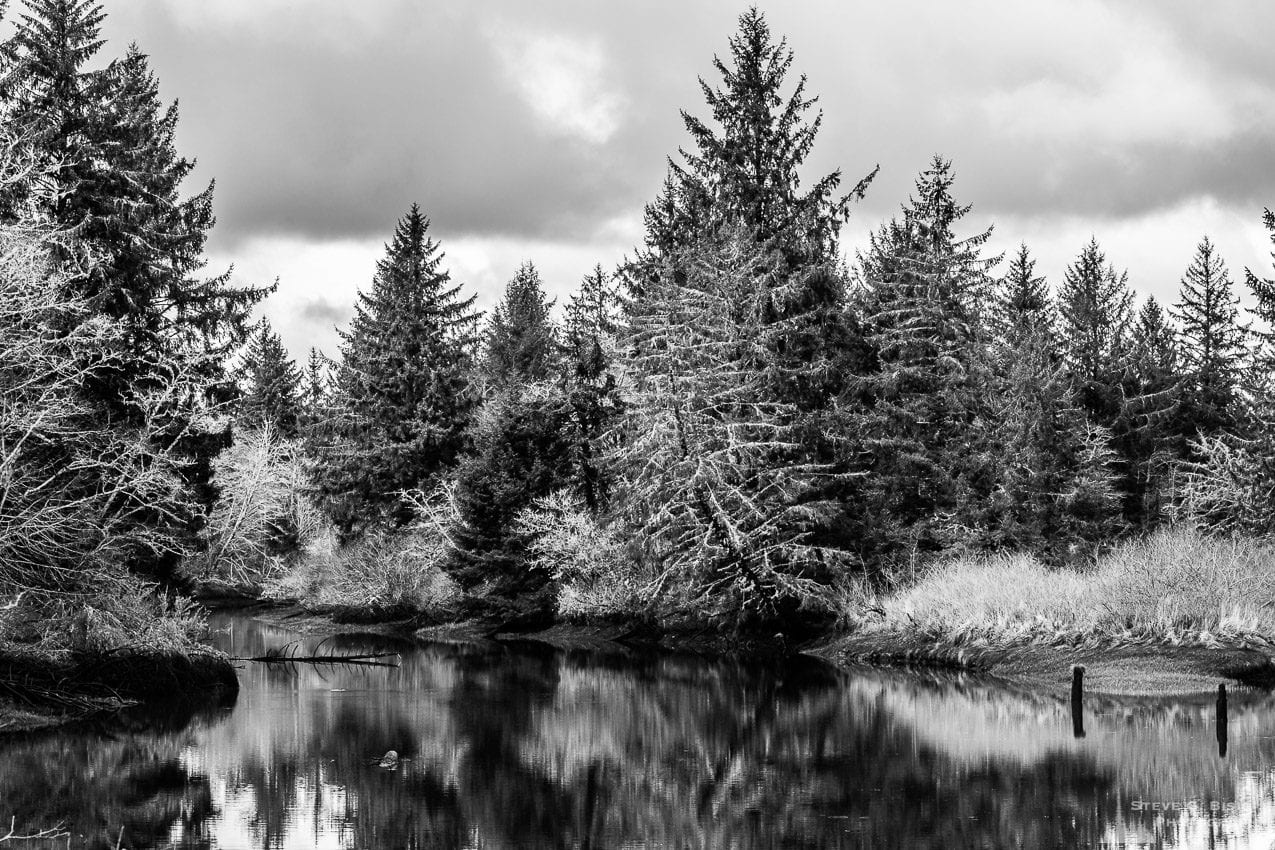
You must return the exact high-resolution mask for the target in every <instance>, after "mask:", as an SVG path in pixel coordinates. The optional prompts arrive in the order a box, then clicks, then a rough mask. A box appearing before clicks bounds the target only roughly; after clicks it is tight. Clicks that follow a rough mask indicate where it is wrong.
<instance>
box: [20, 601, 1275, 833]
mask: <svg viewBox="0 0 1275 850" xmlns="http://www.w3.org/2000/svg"><path fill="white" fill-rule="evenodd" d="M216 626H217V627H218V628H219V629H220V630H221V632H220V634H219V635H218V638H217V640H218V642H219V644H220V645H221V646H222V647H223V648H225V649H227V650H228V651H230V652H231V653H233V654H235V655H241V656H250V655H258V654H261V653H262V652H264V651H265V650H266V649H267V648H269V647H275V646H280V645H283V644H286V643H288V642H289V641H292V640H294V639H295V635H293V634H291V633H289V632H286V631H283V630H280V629H277V628H274V627H271V626H268V625H264V624H261V623H258V622H255V621H252V620H250V619H247V618H245V617H240V616H220V617H218V618H217V620H216ZM316 642H317V641H307V642H306V644H305V646H303V647H302V648H303V650H304V649H306V648H307V647H312V646H313V644H314V643H316ZM325 648H326V649H329V650H332V649H335V650H339V651H342V652H355V651H368V650H382V651H383V650H386V649H394V650H397V651H400V652H401V653H402V665H401V666H400V667H398V668H396V669H384V668H348V667H347V668H327V669H325V668H318V667H311V666H305V665H297V666H295V667H286V666H276V665H269V666H268V665H262V664H246V665H244V667H243V668H242V670H241V671H240V682H241V685H242V690H241V693H240V695H239V698H238V700H237V701H236V702H235V704H234V705H233V706H220V707H219V706H204V707H201V709H200V710H199V711H197V712H195V713H194V714H191V713H189V712H186V713H178V714H176V715H171V714H170V715H168V716H160V717H156V716H153V715H150V716H148V715H146V714H135V715H132V716H126V717H123V718H119V719H117V720H115V721H112V722H111V723H108V724H102V725H99V727H97V728H94V729H80V730H76V731H61V732H58V733H56V734H51V735H45V736H41V737H35V738H27V739H21V740H11V741H6V742H3V743H0V818H2V819H3V821H4V823H5V824H6V825H7V823H8V821H9V818H10V817H16V819H17V821H16V823H17V829H18V831H19V832H22V831H24V830H33V829H36V828H39V827H48V826H53V825H55V824H59V823H60V824H62V825H64V827H65V828H66V829H67V830H68V831H69V832H70V833H71V834H70V835H69V836H66V837H62V838H58V839H56V840H50V841H45V842H25V843H14V844H12V846H14V847H24V848H26V847H67V846H70V847H85V846H88V847H114V846H115V844H116V842H117V841H120V843H121V846H123V847H135V848H136V847H181V848H208V847H220V848H245V850H246V848H314V847H332V848H337V847H341V848H345V847H349V848H394V847H413V848H415V847H420V848H425V847H440V848H523V847H537V848H539V847H545V848H549V847H573V848H626V847H627V848H632V847H667V848H683V847H685V848H759V850H761V849H762V848H765V849H766V850H769V848H823V847H829V848H893V847H907V848H913V847H917V848H936V849H937V848H943V850H952V848H962V847H997V848H999V847H1025V848H1048V847H1068V848H1070V847H1173V848H1176V847H1263V848H1265V847H1270V846H1272V845H1273V844H1275V720H1272V718H1275V703H1272V701H1271V700H1270V699H1268V698H1267V697H1265V696H1263V695H1244V694H1233V695H1232V697H1231V700H1230V724H1229V741H1228V751H1227V754H1226V756H1225V757H1221V756H1220V755H1219V753H1218V741H1217V738H1216V733H1215V728H1214V705H1213V702H1212V700H1198V701H1186V702H1183V701H1174V702H1166V701H1160V702H1157V701H1131V700H1127V701H1117V700H1106V701H1102V700H1097V699H1091V700H1089V701H1088V703H1087V705H1086V715H1085V733H1086V734H1085V737H1084V738H1080V739H1078V738H1076V737H1075V736H1074V734H1073V726H1072V718H1071V716H1070V711H1069V706H1068V704H1067V702H1066V701H1065V700H1064V699H1058V698H1051V697H1045V696H1041V695H1034V694H1032V693H1029V692H1024V691H1019V690H1014V689H1009V688H1005V687H1003V686H997V685H994V684H991V683H987V682H984V681H981V680H979V679H977V678H971V677H952V676H945V677H940V676H926V675H919V674H908V673H902V672H890V671H859V672H852V673H843V672H838V671H836V670H834V669H832V668H830V667H828V666H825V665H823V664H820V663H818V662H815V661H813V660H789V661H786V662H765V661H758V662H745V661H738V660H706V659H702V658H698V657H694V656H679V655H645V654H631V653H623V652H560V651H555V650H551V649H547V648H544V647H536V646H533V645H512V646H511V645H488V646H469V647H453V646H430V647H412V646H410V645H405V644H403V645H397V644H395V645H387V642H386V641H384V640H376V639H367V638H364V639H352V638H342V639H339V640H335V641H331V642H329V644H328V645H327V647H325ZM391 749H392V750H396V751H397V752H398V753H399V755H400V760H399V761H398V763H397V764H396V765H394V766H392V767H389V768H386V767H381V766H380V765H379V764H378V762H379V761H380V759H381V757H382V755H384V753H385V752H386V751H387V750H391ZM1153 807H1158V808H1161V809H1167V811H1154V810H1153ZM3 832H4V828H0V834H2V833H3ZM121 835H122V840H121ZM7 846H10V845H8V844H5V843H4V842H0V847H7Z"/></svg>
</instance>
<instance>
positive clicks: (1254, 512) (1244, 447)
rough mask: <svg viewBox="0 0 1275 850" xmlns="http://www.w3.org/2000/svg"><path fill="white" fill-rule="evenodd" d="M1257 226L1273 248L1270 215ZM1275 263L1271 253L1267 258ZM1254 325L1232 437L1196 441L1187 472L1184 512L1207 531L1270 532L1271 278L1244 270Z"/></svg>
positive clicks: (1273, 411) (1274, 408) (1274, 434)
mask: <svg viewBox="0 0 1275 850" xmlns="http://www.w3.org/2000/svg"><path fill="white" fill-rule="evenodd" d="M1262 221H1263V223H1264V224H1265V225H1266V229H1267V231H1268V232H1269V233H1270V238H1271V242H1272V244H1275V212H1272V211H1271V210H1269V209H1267V210H1265V211H1264V213H1263V216H1262ZM1271 257H1272V259H1275V251H1273V252H1272V254H1271ZM1244 278H1245V283H1246V284H1247V285H1248V289H1249V291H1250V292H1252V294H1253V296H1254V304H1253V306H1252V308H1251V309H1252V314H1253V317H1254V318H1255V319H1256V326H1255V327H1254V328H1252V329H1251V330H1250V331H1249V333H1250V334H1251V336H1252V338H1253V343H1254V344H1253V345H1252V346H1250V351H1249V352H1248V356H1246V357H1245V359H1244V365H1243V368H1242V369H1241V372H1240V380H1239V393H1238V394H1237V395H1238V397H1239V398H1241V399H1243V401H1244V404H1243V405H1242V407H1240V409H1239V410H1238V411H1237V415H1236V419H1237V422H1236V426H1235V429H1234V433H1228V432H1225V431H1223V432H1221V433H1218V434H1216V435H1214V436H1212V437H1210V436H1207V435H1205V436H1202V437H1201V438H1200V439H1199V441H1198V442H1197V443H1196V444H1195V445H1194V446H1193V448H1194V449H1195V454H1196V456H1197V457H1198V460H1197V461H1196V462H1194V463H1192V464H1190V465H1188V467H1187V476H1186V477H1187V486H1186V487H1185V488H1184V489H1185V491H1186V493H1185V498H1184V500H1183V501H1184V502H1185V505H1184V508H1185V510H1186V512H1187V513H1188V514H1189V515H1190V516H1191V517H1192V518H1193V519H1195V520H1197V521H1200V522H1203V523H1205V524H1206V525H1207V526H1209V527H1211V528H1217V529H1221V530H1225V531H1241V532H1245V533H1249V534H1258V535H1263V536H1269V535H1271V534H1273V533H1275V279H1272V278H1265V277H1262V276H1260V275H1258V274H1255V273H1254V272H1253V271H1252V269H1248V268H1246V269H1245V270H1244Z"/></svg>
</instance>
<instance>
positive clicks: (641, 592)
mask: <svg viewBox="0 0 1275 850" xmlns="http://www.w3.org/2000/svg"><path fill="white" fill-rule="evenodd" d="M516 524H517V528H518V531H519V533H521V534H525V535H527V536H528V537H529V538H530V540H531V543H530V545H529V547H528V548H529V556H530V558H531V560H532V561H533V562H534V563H535V564H536V565H537V566H539V567H540V568H542V569H544V570H545V571H547V572H548V573H549V574H550V575H551V576H553V579H554V581H556V582H557V583H558V613H559V614H560V615H562V616H563V617H566V618H567V619H589V618H596V617H608V616H612V615H627V614H640V613H642V612H645V611H647V610H649V608H650V605H651V600H652V596H653V591H654V590H655V580H654V578H655V577H654V576H653V575H651V574H650V573H649V571H645V570H643V569H642V568H641V566H640V563H639V562H638V561H637V560H636V559H635V558H633V557H632V555H631V553H628V552H626V551H625V547H624V545H623V543H622V541H621V540H620V539H618V538H617V536H616V534H615V532H614V530H612V529H611V528H608V527H604V526H602V525H599V523H598V522H597V520H596V519H595V518H594V517H593V516H592V515H591V514H590V513H589V512H588V511H587V510H586V509H585V507H584V505H583V504H581V503H580V502H579V501H578V500H577V499H575V498H574V497H573V496H571V494H569V493H567V492H565V491H559V492H557V493H553V494H551V495H549V496H546V497H544V498H542V499H538V500H536V502H535V503H534V504H533V505H532V506H531V507H530V508H528V509H527V510H525V511H523V512H522V513H521V514H520V515H519V516H518V519H517V521H516Z"/></svg>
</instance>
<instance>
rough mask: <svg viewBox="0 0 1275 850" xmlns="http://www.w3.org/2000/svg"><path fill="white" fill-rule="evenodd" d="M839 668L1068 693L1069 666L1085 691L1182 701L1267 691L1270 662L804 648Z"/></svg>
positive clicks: (1251, 657) (915, 641)
mask: <svg viewBox="0 0 1275 850" xmlns="http://www.w3.org/2000/svg"><path fill="white" fill-rule="evenodd" d="M810 652H811V654H814V655H817V656H819V657H821V658H824V659H826V660H828V661H830V662H832V663H834V664H837V665H839V666H853V665H864V664H867V665H872V666H894V667H918V668H927V669H948V670H961V671H968V672H973V673H980V674H984V675H987V676H989V677H994V678H997V679H1001V680H1003V681H1006V682H1009V683H1013V684H1016V685H1021V686H1024V687H1029V688H1032V689H1033V690H1036V691H1041V692H1045V693H1052V694H1059V695H1061V694H1065V693H1068V692H1069V690H1070V687H1071V681H1072V669H1073V668H1074V667H1076V666H1077V665H1080V666H1083V667H1084V668H1085V691H1086V692H1087V693H1092V694H1100V695H1109V696H1187V695H1193V694H1207V693H1214V692H1216V691H1217V686H1218V685H1219V684H1223V683H1225V684H1239V685H1244V686H1250V687H1254V688H1261V689H1270V688H1272V687H1275V658H1272V655H1271V654H1270V653H1269V652H1267V651H1264V650H1261V649H1256V648H1252V647H1240V646H1235V647H1226V646H1219V647H1205V646H1173V645H1167V644H1165V645H1137V646H1119V645H1113V646H1109V647H1102V646H1099V647H1085V648H1067V647H1056V646H1042V645H1024V646H1010V647H1000V648H987V647H952V646H945V645H940V644H936V643H933V642H928V641H925V640H923V639H921V638H918V637H914V636H909V635H906V634H898V633H868V634H862V635H852V636H849V637H843V638H840V639H837V640H835V641H833V642H831V643H829V644H827V645H824V646H821V647H818V648H816V649H813V650H810Z"/></svg>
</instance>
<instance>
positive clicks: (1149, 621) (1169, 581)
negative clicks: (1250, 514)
mask: <svg viewBox="0 0 1275 850" xmlns="http://www.w3.org/2000/svg"><path fill="white" fill-rule="evenodd" d="M1272 564H1275V548H1272V547H1271V546H1270V544H1267V543H1263V542H1260V541H1257V540H1253V539H1248V538H1243V537H1235V536H1209V535H1205V534H1203V533H1201V532H1200V531H1198V530H1196V529H1194V528H1191V527H1189V526H1180V527H1175V528H1170V529H1165V530H1162V531H1159V532H1156V533H1154V534H1152V535H1150V536H1148V537H1146V538H1142V539H1139V540H1131V541H1127V542H1125V543H1122V544H1120V545H1119V546H1117V547H1116V548H1114V549H1113V550H1111V551H1110V552H1108V553H1106V554H1104V555H1101V556H1099V557H1098V558H1097V560H1096V561H1095V562H1094V563H1093V564H1092V565H1090V566H1088V567H1085V568H1082V569H1073V568H1065V567H1064V568H1052V567H1048V566H1046V565H1044V564H1042V563H1040V562H1039V561H1037V560H1036V559H1035V558H1032V557H1031V556H1028V555H994V556H988V557H984V558H976V559H963V560H957V561H946V562H940V563H938V564H936V565H935V566H934V567H932V568H931V569H930V570H929V571H928V572H927V573H926V574H924V575H923V576H922V577H921V578H920V579H919V580H918V581H917V582H916V583H915V584H913V585H912V586H910V587H907V588H904V589H902V590H899V591H897V592H895V593H893V594H890V595H888V596H885V597H884V598H880V599H876V600H875V601H874V602H866V601H865V599H864V597H863V596H859V597H858V598H857V599H856V600H855V601H852V602H851V601H848V602H847V604H848V605H850V606H851V608H852V611H851V614H850V615H849V616H848V619H849V620H850V621H851V623H852V626H853V627H854V628H856V629H858V630H863V631H876V632H880V631H886V632H897V633H906V634H909V635H911V636H914V637H916V638H920V639H923V640H928V641H932V642H935V643H937V644H940V645H945V646H952V647H988V648H999V647H1008V646H1019V645H1031V644H1035V645H1055V646H1068V647H1082V646H1097V645H1113V644H1114V645H1128V646H1134V645H1145V644H1166V643H1167V644H1171V645H1182V646H1188V645H1189V646H1219V645H1271V644H1272V643H1275V570H1272V569H1271V565H1272Z"/></svg>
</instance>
